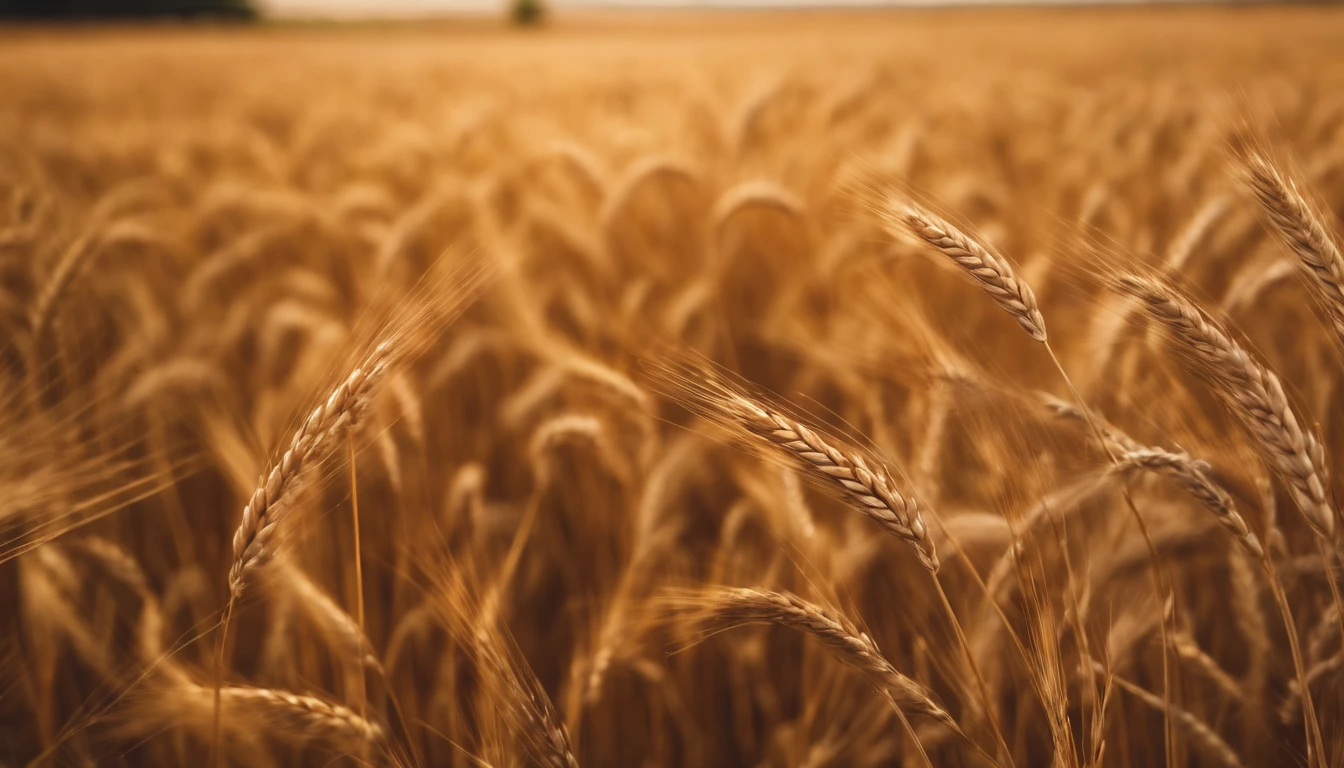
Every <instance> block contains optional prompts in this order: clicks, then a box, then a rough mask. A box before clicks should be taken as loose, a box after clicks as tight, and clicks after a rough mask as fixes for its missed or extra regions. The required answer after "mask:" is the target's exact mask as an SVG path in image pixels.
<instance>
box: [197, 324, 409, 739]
mask: <svg viewBox="0 0 1344 768" xmlns="http://www.w3.org/2000/svg"><path fill="white" fill-rule="evenodd" d="M391 358H392V346H391V344H390V343H389V342H383V343H380V344H379V345H378V346H377V347H375V348H374V349H373V351H372V352H371V353H370V354H369V355H368V357H367V358H366V360H365V361H364V364H363V365H362V366H360V367H357V368H355V369H354V370H353V371H351V372H350V375H349V376H347V377H346V378H345V380H344V381H342V382H341V383H340V384H339V385H338V386H337V387H336V389H335V390H334V391H333V392H332V393H331V395H330V396H328V397H327V399H326V401H324V402H323V403H322V404H321V405H319V406H317V408H315V409H313V411H312V413H310V414H309V415H308V418H307V419H305V420H304V422H303V425H302V426H300V427H299V431H298V432H296V433H295V434H294V437H293V439H291V440H290V443H289V447H288V448H287V449H286V450H285V452H284V454H283V455H281V457H280V459H279V460H277V461H276V462H275V463H273V464H272V465H271V467H270V468H269V470H267V472H265V473H264V474H263V475H262V476H261V479H260V480H259V481H258V483H257V488H256V490H255V491H253V493H252V498H251V499H250V500H249V501H248V503H247V506H245V507H244V508H243V519H242V522H241V523H240V524H239V525H238V530H237V531H235V532H234V534H233V563H232V565H231V566H230V568H229V603H228V606H227V607H226V608H225V609H224V618H223V620H222V621H221V622H220V632H219V638H218V641H217V647H216V649H215V678H216V679H215V713H214V728H213V731H212V738H211V757H210V764H211V765H212V766H213V765H217V764H218V758H219V733H220V731H219V729H220V719H221V717H222V705H223V702H222V700H221V693H220V691H221V690H222V689H223V685H224V653H225V648H226V643H227V641H228V630H229V619H230V618H232V616H233V605H234V603H235V602H236V601H237V600H238V599H239V597H240V596H241V595H242V592H243V588H244V585H245V581H246V579H247V577H248V576H249V575H250V574H251V573H252V572H253V571H255V570H256V569H257V568H258V567H260V566H262V565H264V564H265V563H266V562H268V561H269V560H270V559H272V558H273V557H274V556H275V554H276V553H275V548H274V546H275V542H274V541H273V539H274V538H275V532H276V527H277V525H278V524H279V523H280V522H281V520H282V519H283V518H284V513H285V509H286V508H285V506H284V502H285V501H287V495H288V494H292V492H293V490H294V488H295V486H296V485H297V481H298V480H299V478H300V477H301V476H302V475H303V474H304V472H305V470H308V469H311V468H313V467H316V466H318V465H320V464H321V462H322V461H323V460H324V459H327V458H330V457H331V455H332V454H333V453H334V452H335V450H336V448H337V447H339V446H340V442H341V438H342V437H344V436H345V435H346V434H347V433H348V432H349V431H350V430H351V429H353V428H354V427H355V425H357V424H358V423H359V420H360V419H361V418H362V417H363V416H364V414H365V412H366V411H367V410H368V407H369V402H370V400H371V399H372V397H373V394H374V392H375V391H376V390H377V387H378V385H379V384H380V383H382V381H383V379H385V378H386V376H387V371H388V367H389V365H390V363H391Z"/></svg>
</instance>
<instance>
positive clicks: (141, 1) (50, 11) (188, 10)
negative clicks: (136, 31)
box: [0, 0, 257, 19]
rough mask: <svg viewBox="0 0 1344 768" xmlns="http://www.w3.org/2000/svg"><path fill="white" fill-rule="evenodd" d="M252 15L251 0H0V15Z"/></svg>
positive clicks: (66, 16)
mask: <svg viewBox="0 0 1344 768" xmlns="http://www.w3.org/2000/svg"><path fill="white" fill-rule="evenodd" d="M155 16H159V17H165V16H166V17H180V18H186V17H202V16H205V17H215V18H229V19H253V18H256V16H257V10H256V8H255V7H254V6H253V4H252V0H0V17H7V18H27V19H102V18H148V17H155Z"/></svg>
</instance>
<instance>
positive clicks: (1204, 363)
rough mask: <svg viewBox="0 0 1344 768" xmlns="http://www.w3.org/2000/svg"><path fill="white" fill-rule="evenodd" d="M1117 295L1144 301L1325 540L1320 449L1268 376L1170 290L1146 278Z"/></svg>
mask: <svg viewBox="0 0 1344 768" xmlns="http://www.w3.org/2000/svg"><path fill="white" fill-rule="evenodd" d="M1119 286H1120V288H1121V290H1123V291H1124V292H1126V293H1128V294H1129V295H1131V296H1134V297H1135V298H1137V299H1139V300H1140V301H1142V302H1143V305H1144V307H1145V309H1146V310H1147V312H1148V315H1149V316H1150V317H1151V318H1153V319H1154V320H1156V321H1157V322H1158V323H1159V324H1160V325H1161V326H1162V327H1163V328H1164V329H1165V330H1166V332H1167V334H1168V335H1169V336H1171V338H1172V339H1173V340H1175V341H1176V342H1177V343H1178V344H1179V346H1180V348H1181V350H1182V352H1183V353H1184V357H1185V359H1186V360H1188V361H1189V362H1190V363H1191V364H1193V365H1194V367H1196V368H1197V369H1198V370H1199V372H1200V373H1202V374H1204V376H1205V377H1206V378H1207V379H1208V380H1209V381H1210V382H1212V384H1213V387H1214V390H1215V392H1216V393H1217V394H1218V395H1219V396H1220V397H1221V398H1222V399H1223V400H1224V401H1225V402H1226V403H1227V405H1228V406H1229V410H1231V411H1232V413H1233V414H1234V415H1235V416H1236V417H1237V419H1238V420H1239V421H1240V422H1241V423H1242V424H1243V425H1244V426H1245V428H1246V430H1247V432H1248V433H1249V434H1250V435H1251V437H1252V438H1253V442H1254V443H1255V445H1256V448H1257V449H1259V452H1260V455H1261V457H1262V458H1264V460H1265V461H1266V463H1268V464H1269V466H1270V467H1271V468H1272V469H1273V470H1274V472H1275V473H1276V474H1277V475H1278V476H1279V477H1280V478H1281V479H1282V480H1283V482H1284V483H1285V484H1286V485H1287V486H1288V489H1289V491H1290V492H1291V494H1292V497H1293V501H1294V502H1296V504H1297V506H1298V509H1300V510H1301V511H1302V515H1303V517H1305V518H1306V521H1307V524H1308V525H1310V526H1311V528H1312V530H1314V531H1315V532H1316V533H1317V534H1318V535H1320V536H1321V537H1323V538H1328V537H1329V536H1330V535H1331V533H1332V532H1333V531H1334V510H1333V508H1332V507H1331V505H1330V502H1329V501H1328V500H1327V499H1326V488H1327V486H1328V477H1329V475H1328V473H1327V469H1326V465H1325V449H1324V448H1323V447H1322V446H1321V444H1320V442H1319V441H1317V439H1316V436H1315V435H1313V434H1312V433H1310V432H1308V431H1306V430H1304V429H1302V427H1301V421H1300V420H1299V419H1298V417H1297V414H1296V413H1295V412H1294V411H1293V408H1292V406H1291V405H1290V404H1289V403H1288V397H1287V395H1285V394H1284V391H1283V385H1282V384H1281V383H1280V381H1279V377H1278V376H1277V375H1275V374H1274V372H1273V371H1270V370H1269V369H1267V368H1266V367H1265V366H1264V365H1262V364H1260V363H1259V362H1258V361H1257V360H1256V359H1255V358H1253V357H1251V355H1250V354H1249V353H1248V352H1247V351H1246V350H1245V349H1244V348H1242V347H1241V345H1240V344H1238V343H1236V342H1235V341H1233V340H1232V339H1231V338H1230V337H1229V336H1228V334H1227V332H1226V331H1225V330H1224V329H1223V328H1222V327H1221V326H1220V325H1219V324H1218V322H1217V321H1215V320H1214V319H1213V318H1212V317H1210V316H1209V315H1208V313H1206V312H1204V310H1202V309H1200V308H1199V307H1197V306H1196V305H1195V304H1194V303H1193V302H1191V301H1189V300H1187V299H1185V298H1184V297H1182V296H1180V295H1179V294H1177V293H1176V292H1175V291H1173V290H1171V289H1170V288H1168V287H1167V286H1165V285H1163V284H1161V283H1159V282H1157V281H1155V280H1152V279H1150V278H1147V277H1140V276H1137V275H1123V276H1121V277H1120V278H1119Z"/></svg>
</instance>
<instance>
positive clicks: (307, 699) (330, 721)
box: [220, 686, 383, 742]
mask: <svg viewBox="0 0 1344 768" xmlns="http://www.w3.org/2000/svg"><path fill="white" fill-rule="evenodd" d="M220 695H221V697H222V698H223V699H224V701H226V702H228V704H229V706H230V708H238V709H242V710H251V711H254V712H256V713H257V714H259V715H265V716H266V717H267V718H268V719H270V720H271V721H273V722H288V723H291V724H292V725H294V726H296V727H298V728H300V729H301V730H303V731H305V732H307V733H308V734H309V735H310V736H313V737H327V738H348V739H355V740H358V741H365V742H371V741H378V740H380V739H381V738H382V736H383V731H382V728H380V727H379V726H378V725H377V724H376V723H371V722H369V721H368V720H365V719H364V718H362V717H360V716H359V715H357V714H355V713H354V712H353V711H351V710H349V709H347V708H346V707H343V706H341V705H339V704H333V703H331V702H328V701H324V700H322V699H319V698H316V697H313V696H304V695H301V694H297V693H291V692H289V691H282V690H277V689H273V688H251V687H245V686H228V687H226V688H224V689H223V690H222V691H221V692H220Z"/></svg>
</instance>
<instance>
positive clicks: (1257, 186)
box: [1245, 153, 1344, 342]
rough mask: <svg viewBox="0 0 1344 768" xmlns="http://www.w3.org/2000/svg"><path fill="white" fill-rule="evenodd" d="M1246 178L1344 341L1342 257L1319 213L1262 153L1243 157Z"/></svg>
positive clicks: (1343, 264)
mask: <svg viewBox="0 0 1344 768" xmlns="http://www.w3.org/2000/svg"><path fill="white" fill-rule="evenodd" d="M1245 175H1246V181H1247V183H1248V184H1249V185H1250V187H1251V191H1252V192H1253V193H1254V194H1255V198H1256V200H1258V201H1259V202H1260V207H1261V209H1262V210H1263V211H1264V212H1265V216H1266V217H1267V218H1268V219H1269V222H1270V224H1272V225H1273V226H1274V229H1276V230H1278V233H1279V235H1280V236H1281V237H1282V238H1283V241H1284V242H1285V243H1286V244H1287V245H1288V247H1289V248H1291V249H1292V251H1293V253H1294V254H1296V255H1297V258H1298V262H1299V264H1300V265H1301V267H1302V270H1301V271H1302V274H1303V275H1304V276H1305V277H1306V279H1307V284H1308V285H1309V286H1310V287H1311V290H1312V292H1313V293H1315V294H1316V297H1317V299H1318V300H1319V301H1320V303H1321V306H1322V307H1323V308H1324V309H1325V312H1326V314H1327V315H1328V316H1329V319H1330V326H1331V328H1333V329H1334V331H1335V336H1336V337H1337V338H1338V339H1339V340H1340V341H1341V342H1344V257H1342V256H1341V255H1340V252H1339V246H1337V245H1336V244H1335V242H1334V240H1332V239H1331V237H1330V233H1329V230H1327V229H1326V227H1325V225H1324V224H1323V223H1322V221H1323V217H1322V216H1321V215H1320V214H1319V213H1318V212H1317V211H1316V210H1315V209H1314V208H1313V206H1312V205H1311V204H1310V203H1309V202H1307V200H1306V198H1304V197H1303V196H1302V195H1301V193H1299V192H1298V191H1297V185H1296V184H1294V183H1293V182H1292V180H1291V179H1288V178H1286V177H1284V175H1283V174H1281V173H1279V170H1278V169H1277V168H1275V167H1274V166H1273V165H1272V164H1270V162H1269V160H1267V159H1266V158H1265V157H1264V156H1263V155H1260V154H1258V153H1253V154H1251V155H1250V156H1249V157H1247V158H1246V168H1245Z"/></svg>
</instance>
